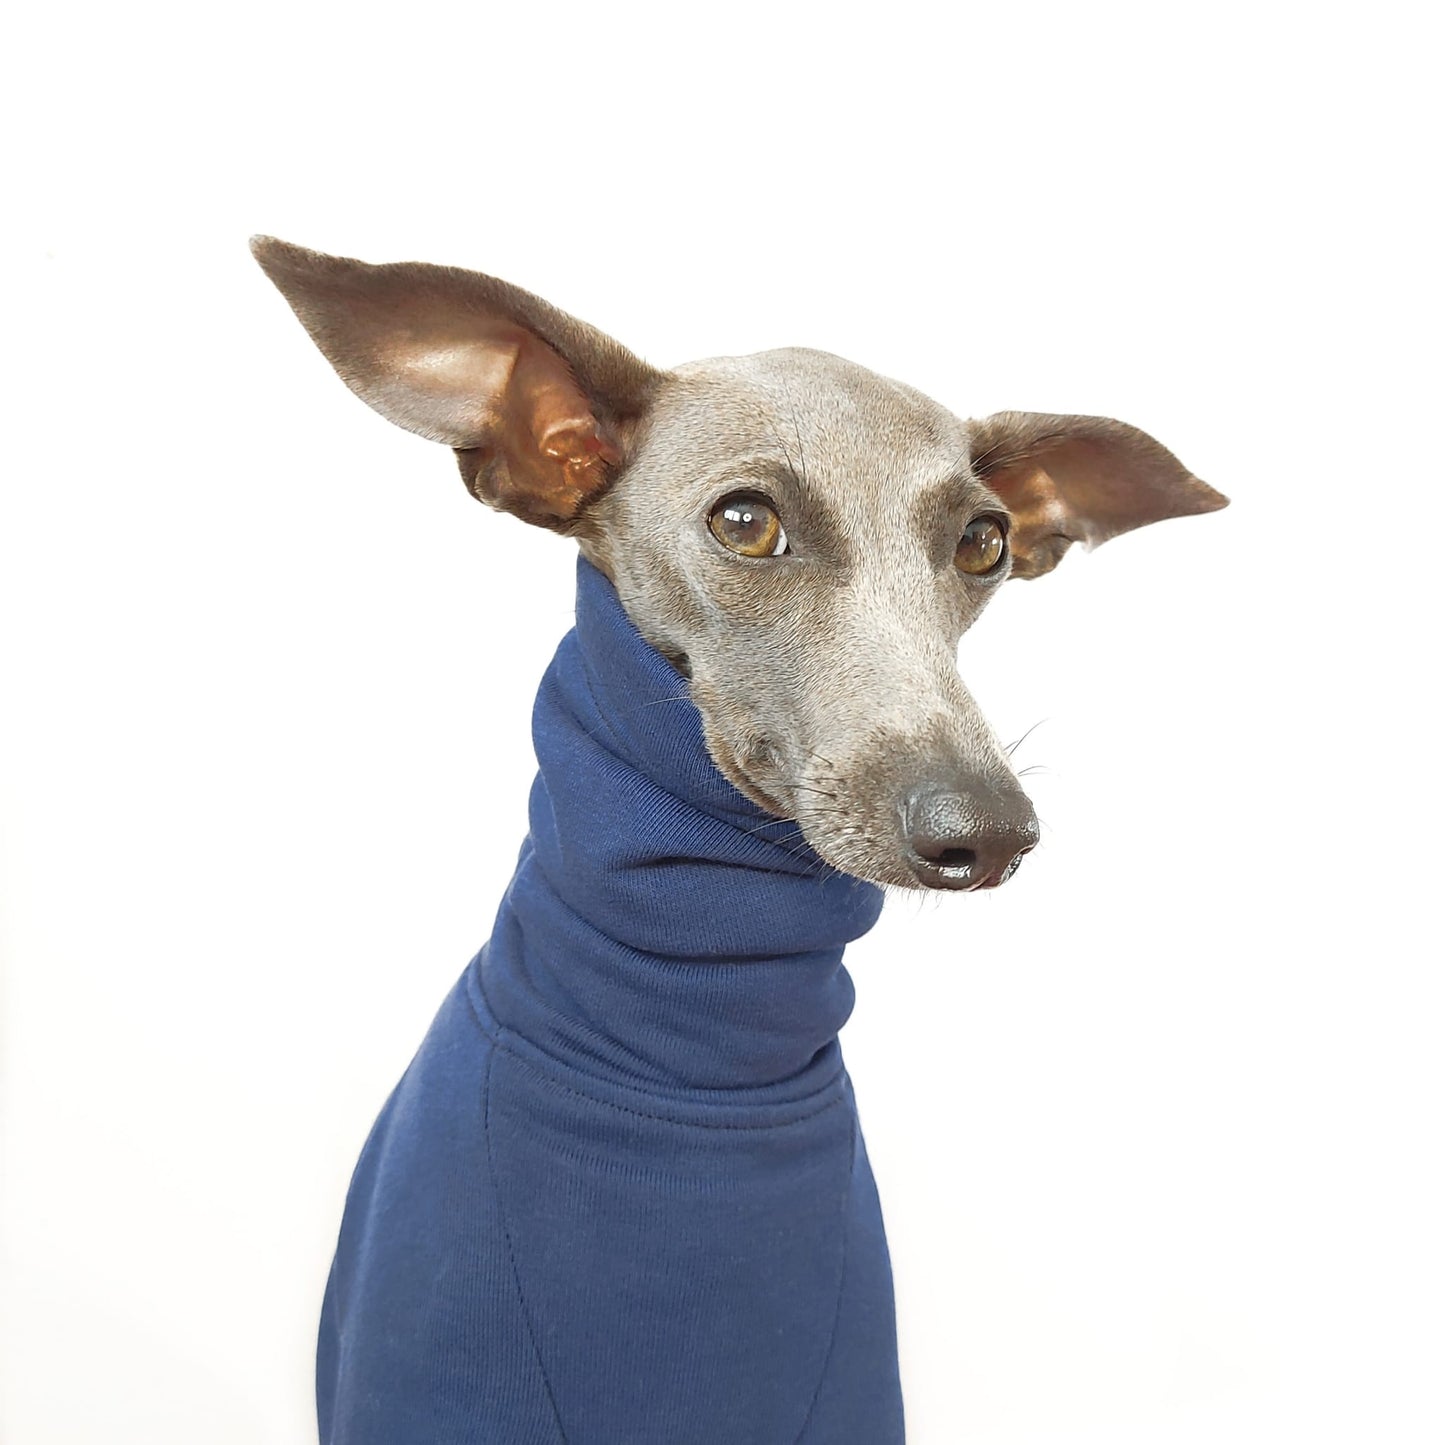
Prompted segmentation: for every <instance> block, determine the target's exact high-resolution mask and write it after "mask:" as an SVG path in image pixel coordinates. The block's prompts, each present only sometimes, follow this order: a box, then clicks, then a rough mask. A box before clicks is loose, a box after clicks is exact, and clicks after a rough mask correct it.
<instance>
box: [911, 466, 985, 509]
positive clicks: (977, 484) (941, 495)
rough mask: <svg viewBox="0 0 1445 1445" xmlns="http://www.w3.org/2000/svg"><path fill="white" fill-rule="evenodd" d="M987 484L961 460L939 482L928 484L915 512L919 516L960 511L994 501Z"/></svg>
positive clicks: (919, 494) (918, 500)
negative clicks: (971, 503)
mask: <svg viewBox="0 0 1445 1445" xmlns="http://www.w3.org/2000/svg"><path fill="white" fill-rule="evenodd" d="M992 496H993V494H992V493H991V492H990V491H989V489H988V487H987V485H986V484H985V483H983V482H981V481H980V480H979V479H978V478H977V477H976V476H974V474H973V471H972V469H971V468H970V466H969V464H968V463H967V462H966V461H962V460H960V461H959V462H958V463H957V464H956V465H955V466H954V467H953V468H952V469H951V470H950V471H948V472H946V473H945V474H944V475H943V476H942V477H940V478H939V479H938V481H936V482H929V483H928V484H927V485H926V486H924V487H923V488H922V490H920V491H919V493H918V495H917V497H916V498H915V499H914V503H913V510H914V513H915V515H917V516H920V517H936V516H938V515H939V513H941V512H953V511H961V510H963V509H964V508H965V507H967V505H968V504H969V503H970V502H974V501H982V500H984V499H991V498H992Z"/></svg>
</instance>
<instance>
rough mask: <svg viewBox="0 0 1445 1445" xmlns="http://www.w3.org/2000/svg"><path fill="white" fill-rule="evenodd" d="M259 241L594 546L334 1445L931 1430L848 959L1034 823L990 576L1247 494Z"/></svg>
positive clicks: (841, 366) (331, 1336) (377, 1274)
mask: <svg viewBox="0 0 1445 1445" xmlns="http://www.w3.org/2000/svg"><path fill="white" fill-rule="evenodd" d="M252 247H253V252H254V254H255V256H256V258H257V260H258V261H259V262H260V264H261V266H262V268H263V269H264V271H265V272H266V274H267V275H268V276H269V277H270V279H271V280H272V281H273V282H274V283H275V284H276V286H277V287H278V288H279V289H280V291H281V293H282V294H283V296H284V297H285V299H286V300H287V301H288V302H289V303H290V305H291V307H292V309H293V310H294V311H295V313H296V315H297V316H298V317H299V319H300V320H301V322H302V324H303V325H304V326H305V328H306V330H307V331H308V332H309V333H310V335H311V337H312V339H313V340H314V341H315V342H316V344H317V346H318V347H319V348H320V350H321V351H322V352H323V354H324V355H325V356H326V358H327V359H328V360H329V361H330V362H331V364H332V366H333V367H334V368H335V369H336V371H337V372H338V374H339V375H340V377H341V379H342V380H343V381H344V382H345V383H346V384H347V385H348V386H349V387H350V388H351V389H352V391H354V392H355V393H356V394H357V395H358V396H360V397H361V399H362V400H363V401H365V402H367V403H368V404H369V405H370V406H372V407H373V408H374V409H375V410H377V411H378V412H380V413H381V414H382V415H383V416H385V417H386V418H388V419H389V420H391V421H392V422H395V423H397V424H398V425H400V426H402V427H405V428H407V429H408V430H410V431H413V432H416V433H418V434H420V435H422V436H424V437H427V438H429V439H431V440H433V441H436V442H440V443H442V444H444V445H446V446H449V447H451V448H452V449H453V451H454V452H455V455H456V458H457V461H458V464H459V466H460V469H461V474H462V478H463V480H464V482H465V484H466V486H467V488H468V489H469V490H470V491H471V493H472V494H473V495H474V496H475V497H476V498H477V499H478V500H480V501H482V502H485V503H486V504H488V505H489V506H491V507H494V508H496V509H498V510H501V511H506V512H511V513H513V514H514V515H515V516H517V517H520V518H521V519H522V520H523V521H526V522H530V523H532V524H534V525H537V526H541V527H545V528H548V529H551V530H553V531H555V532H558V533H561V534H562V535H564V536H568V537H572V538H574V539H575V540H576V542H577V545H578V548H579V552H580V556H579V562H578V596H577V626H576V628H575V629H574V631H573V632H571V633H569V634H568V636H567V637H566V638H565V639H564V640H563V642H562V644H561V646H560V648H559V650H558V652H557V655H556V657H555V658H554V660H553V662H552V664H551V666H550V668H549V669H548V671H547V674H546V676H545V678H544V680H543V683H542V687H541V690H540V691H539V694H538V699H537V705H536V712H535V715H534V738H535V741H536V746H537V754H538V760H539V765H540V772H539V775H538V779H537V782H536V784H535V785H534V788H533V792H532V798H531V805H530V829H529V832H528V835H527V841H526V843H525V844H524V846H523V849H522V855H521V859H520V861H519V863H518V868H517V872H516V874H515V875H514V877H513V880H512V882H511V885H510V886H509V888H508V890H507V893H506V895H505V897H504V899H503V901H502V904H501V907H500V910H499V913H498V917H497V921H496V925H495V927H494V929H493V931H492V935H491V938H490V940H489V941H488V943H487V944H486V946H485V947H484V948H483V949H482V951H481V952H480V953H479V954H478V956H477V957H476V958H475V959H473V960H472V962H471V963H470V964H469V965H468V967H467V969H466V971H465V972H464V973H463V975H462V978H461V979H460V980H459V981H458V983H457V985H456V987H455V989H454V990H453V991H452V993H451V995H450V996H449V997H448V999H447V1000H446V1001H445V1002H444V1003H443V1005H442V1008H441V1011H440V1013H439V1014H438V1016H437V1019H436V1022H435V1023H434V1024H433V1026H432V1028H431V1031H430V1033H429V1034H428V1036H427V1038H426V1040H425V1041H424V1042H423V1044H422V1046H421V1049H420V1051H419V1052H418V1054H417V1056H416V1058H415V1059H414V1060H413V1062H412V1064H411V1066H410V1067H409V1069H408V1070H407V1073H406V1075H405V1076H404V1077H403V1079H402V1081H401V1082H400V1084H399V1085H398V1086H397V1089H396V1091H395V1092H394V1093H393V1095H392V1096H391V1098H390V1099H389V1100H388V1102H387V1104H386V1106H385V1108H384V1110H383V1111H382V1114H381V1116H380V1118H379V1119H378V1121H377V1124H376V1126H375V1128H374V1130H373V1132H372V1134H371V1136H370V1138H369V1139H368V1141H367V1144H366V1147H365V1149H364V1150H363V1153H362V1156H361V1160H360V1162H359V1163H358V1165H357V1169H356V1173H355V1176H354V1178H353V1180H352V1183H351V1188H350V1191H349V1194H348V1198H347V1204H346V1210H345V1214H344V1217H343V1222H342V1227H341V1232H340V1238H339V1241H338V1246H337V1252H336V1257H335V1261H334V1263H333V1267H332V1271H331V1276H330V1279H329V1281H328V1285H327V1292H326V1298H325V1301H324V1304H323V1309H322V1322H321V1334H320V1343H319V1346H318V1352H317V1399H318V1415H319V1422H320V1430H321V1436H322V1439H323V1441H325V1442H326V1445H362V1442H366V1445H372V1442H374V1445H422V1442H427V1445H431V1442H442V1441H448V1442H449V1441H456V1442H461V1441H467V1442H473V1445H475V1442H483V1441H484V1442H493V1441H495V1442H499V1445H503V1442H504V1445H534V1442H536V1445H540V1442H547V1445H557V1442H567V1445H654V1442H656V1445H664V1442H665V1445H712V1442H719V1445H721V1442H727V1445H784V1442H788V1445H794V1442H796V1445H893V1442H899V1441H902V1440H903V1438H904V1425H903V1407H902V1400H901V1393H900V1390H899V1383H898V1367H897V1348H896V1342H895V1324H894V1311H893V1298H892V1283H891V1276H890V1270H889V1263H888V1252H887V1242H886V1237H885V1234H884V1231H883V1223H882V1216H881V1212H880V1209H879V1205H878V1199H877V1193H876V1190H875V1188H874V1185H873V1180H872V1176H871V1172H870V1171H869V1168H868V1162H867V1156H866V1152H865V1151H864V1148H863V1142H862V1138H861V1135H860V1133H859V1129H858V1122H857V1113H856V1109H855V1107H854V1103H853V1096H852V1090H851V1085H850V1084H849V1081H848V1078H847V1074H846V1072H845V1070H844V1068H843V1063H842V1058H841V1054H840V1052H839V1048H838V1039H837V1035H838V1030H839V1028H840V1027H841V1026H842V1024H843V1022H844V1021H845V1020H846V1018H847V1017H848V1014H849V1011H850V1010H851V1008H852V1003H853V991H852V985H851V983H850V982H849V980H848V975H847V973H846V971H845V969H844V968H843V965H842V958H843V949H844V947H845V945H846V944H847V943H848V942H849V941H851V940H852V939H854V938H856V937H858V936H859V935H860V934H861V933H863V932H864V931H866V929H867V928H868V927H869V926H871V924H872V923H873V922H874V921H875V919H876V918H877V916H878V912H879V909H880V907H881V903H882V898H883V893H882V890H883V889H884V888H886V887H890V886H891V887H900V888H924V889H945V890H957V891H971V890H982V889H991V888H996V887H998V886H1000V885H1001V884H1003V883H1004V882H1006V881H1007V880H1008V878H1009V877H1010V876H1011V875H1012V874H1013V872H1014V871H1015V870H1016V869H1017V868H1018V866H1019V864H1020V862H1021V860H1022V859H1023V858H1024V856H1025V855H1026V854H1027V853H1028V852H1029V851H1030V850H1031V849H1032V848H1033V847H1034V846H1035V845H1036V843H1037V841H1038V836H1039V831H1038V821H1037V819H1036V817H1035V815H1034V811H1033V808H1032V806H1031V804H1030V803H1029V800H1028V799H1027V797H1026V796H1025V795H1024V793H1023V791H1022V790H1021V788H1020V786H1019V784H1018V782H1017V780H1016V778H1015V776H1014V774H1013V771H1012V769H1011V767H1010V765H1009V759H1008V755H1007V752H1006V750H1005V749H1004V748H1003V747H1002V746H1001V744H1000V742H999V740H998V739H997V737H996V736H995V735H994V733H993V732H992V730H991V729H990V728H989V726H988V724H987V723H986V722H985V720H984V718H983V717H982V715H981V714H980V712H979V710H978V708H977V706H976V705H975V704H974V702H973V700H972V699H971V698H970V696H969V694H968V692H967V691H966V689H965V687H964V685H963V682H962V680H961V678H960V676H959V674H958V670H957V666H956V654H957V645H958V641H959V638H960V636H961V635H962V633H963V632H964V630H965V629H966V628H967V627H969V626H970V625H971V624H972V623H973V621H974V620H975V619H976V618H977V617H978V615H979V613H980V612H982V610H983V608H984V607H985V605H986V604H987V603H988V601H989V599H990V598H991V597H993V595H994V594H995V593H996V592H997V590H998V589H999V587H1000V586H1001V585H1002V584H1003V583H1004V582H1005V581H1006V580H1007V579H1009V578H1010V577H1025V578H1033V577H1039V576H1042V575H1043V574H1045V573H1047V572H1049V571H1050V570H1051V569H1052V568H1053V567H1054V566H1055V565H1056V564H1057V563H1058V561H1059V559H1060V558H1061V557H1062V556H1063V554H1064V552H1065V551H1066V550H1067V549H1068V548H1069V547H1070V546H1071V545H1072V544H1074V543H1075V542H1078V543H1080V544H1082V545H1084V546H1085V547H1092V546H1095V545H1097V544H1099V543H1101V542H1104V541H1106V540H1108V539H1109V538H1111V537H1114V536H1117V535H1119V534H1120V533H1123V532H1127V531H1130V530H1132V529H1134V528H1137V527H1141V526H1144V525H1146V524H1147V523H1151V522H1157V521H1160V520H1163V519H1165V518H1169V517H1181V516H1188V515H1193V514H1199V513H1204V512H1210V511H1214V510H1216V509H1217V508H1219V507H1222V506H1224V505H1226V499H1225V498H1224V497H1223V496H1221V495H1220V494H1219V493H1218V492H1216V491H1215V490H1213V489H1212V488H1211V487H1209V486H1207V485H1206V484H1205V483H1204V482H1202V481H1200V480H1199V479H1198V478H1196V477H1194V476H1192V475H1191V474H1190V473H1189V472H1188V471H1187V470H1186V469H1185V468H1184V466H1183V465H1182V464H1181V463H1180V462H1179V461H1178V460H1177V459H1176V458H1175V457H1174V456H1173V455H1172V454H1171V453H1170V452H1169V451H1167V450H1166V449H1165V448H1164V447H1163V446H1162V445H1160V443H1158V442H1157V441H1155V440H1154V439H1153V438H1151V437H1149V436H1147V435H1146V434H1145V433H1143V432H1141V431H1139V430H1138V429H1137V428H1135V427H1132V426H1129V425H1126V424H1124V423H1122V422H1118V421H1114V420H1110V419H1106V418H1099V417H1085V416H1057V415H1045V414H1039V413H1029V412H1001V413H998V414H995V415H993V416H989V417H987V418H985V419H983V420H974V421H965V420H961V419H960V418H958V417H956V416H954V415H953V414H952V413H951V412H949V411H947V410H946V409H945V408H943V407H942V406H940V405H939V404H937V403H936V402H934V401H932V400H930V399H929V398H928V397H926V396H924V395H923V394H922V393H920V392H918V391H916V390H914V389H912V388H911V387H908V386H905V385H902V384H900V383H898V382H895V381H891V380H888V379H886V378H884V377H881V376H878V375H875V374H874V373H872V372H870V371H868V370H866V369H864V368H863V367H861V366H857V365H854V364H853V363H851V362H847V361H844V360H842V359H840V358H838V357H835V356H831V355H828V354H826V353H823V352H818V351H810V350H803V349H786V350H779V351H771V352H766V353H763V354H760V355H754V356H745V357H727V358H720V359H714V360H709V361H701V362H696V363H692V364H690V365H685V366H680V367H677V368H675V369H673V370H670V371H663V370H660V369H657V368H655V367H653V366H651V365H649V364H648V363H646V362H645V361H643V360H642V359H640V358H639V357H637V356H636V355H634V354H633V353H632V352H630V351H628V350H627V349H625V348H624V347H623V346H621V345H619V344H618V343H617V342H615V341H613V340H612V339H611V338H609V337H607V336H605V335H603V334H602V333H601V332H599V331H597V330H595V329H593V328H592V327H590V326H588V325H586V324H585V323H583V322H580V321H578V320H576V319H574V318H572V317H570V316H568V315H566V314H564V313H563V312H561V311H559V310H557V309H556V308H554V307H552V306H551V305H549V304H548V303H546V302H545V301H542V300H541V299H539V298H538V297H536V296H533V295H530V294H529V293H527V292H525V291H522V290H519V289H517V288H516V287H513V286H510V285H507V284H506V283H504V282H502V281H498V280H496V279H494V278H491V277H488V276H483V275H479V274H476V273H473V272H468V271H463V270H457V269H453V268H448V267H441V266H431V265H423V264H419V263H406V264H397V265H382V266H372V265H367V264H364V263H362V262H359V261H354V260H348V259H344V258H339V257H333V256H327V255H322V254H320V253H317V252H314V251H309V250H306V249H303V248H301V247H298V246H293V245H290V244H287V243H285V242H281V241H278V240H275V239H272V238H268V237H259V238H256V239H255V240H254V241H253V242H252Z"/></svg>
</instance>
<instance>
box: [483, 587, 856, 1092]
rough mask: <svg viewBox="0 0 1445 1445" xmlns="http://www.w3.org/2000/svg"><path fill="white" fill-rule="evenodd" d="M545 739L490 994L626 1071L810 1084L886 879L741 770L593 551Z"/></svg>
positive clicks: (534, 1026) (838, 1022) (537, 1043)
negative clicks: (831, 846)
mask: <svg viewBox="0 0 1445 1445" xmlns="http://www.w3.org/2000/svg"><path fill="white" fill-rule="evenodd" d="M533 738H534V741H535V744H536V749H537V759H538V762H539V763H540V765H541V770H540V772H539V773H538V776H537V780H536V782H535V784H534V785H533V789H532V798H531V808H530V819H531V832H530V834H529V836H528V838H527V841H526V843H525V844H524V846H523V849H522V856H521V860H520V862H519V863H518V866H517V872H516V875H515V876H514V878H513V880H512V883H511V886H510V888H509V889H508V890H507V894H506V897H505V898H504V900H503V902H502V906H501V910H500V912H499V914H498V917H497V924H496V928H495V929H494V931H493V934H492V939H491V942H490V943H489V944H488V946H487V948H486V950H485V951H484V953H483V955H482V956H481V958H480V959H479V961H478V963H479V969H480V973H479V976H478V983H479V985H480V992H481V995H482V1000H483V1006H484V1007H485V1009H486V1011H487V1012H488V1013H490V1014H491V1015H492V1016H493V1017H494V1018H495V1020H496V1022H497V1023H498V1024H499V1025H500V1026H501V1027H502V1028H503V1029H505V1030H506V1031H507V1033H508V1034H509V1035H511V1036H512V1038H513V1039H514V1040H516V1041H519V1042H520V1043H521V1044H522V1045H523V1047H525V1048H528V1049H535V1050H537V1051H539V1052H540V1053H542V1054H545V1055H547V1056H549V1057H550V1058H551V1059H552V1060H554V1061H556V1062H559V1063H563V1064H566V1065H570V1066H572V1067H575V1068H578V1069H581V1070H582V1071H584V1072H586V1073H588V1074H591V1075H593V1076H597V1077H601V1078H604V1079H607V1080H610V1081H611V1082H613V1083H618V1084H628V1085H633V1086H636V1087H645V1088H649V1089H653V1090H658V1089H661V1090H664V1091H667V1092H674V1091H690V1090H695V1089H736V1090H746V1091H752V1090H764V1091H766V1093H767V1094H768V1095H769V1096H781V1097H797V1096H800V1095H802V1094H804V1093H808V1092H811V1091H812V1090H813V1089H814V1088H817V1087H820V1086H821V1085H822V1084H823V1083H825V1082H826V1081H827V1080H828V1079H829V1078H831V1077H832V1076H834V1075H836V1074H838V1073H839V1071H840V1070H841V1060H840V1058H839V1053H838V1046H837V1034H838V1030H839V1029H840V1028H841V1027H842V1026H843V1024H844V1022H845V1021H846V1020H847V1018H848V1015H849V1013H850V1012H851V1011H852V1007H853V985H852V981H851V980H850V979H849V977H848V974H847V972H846V971H845V970H844V968H843V965H842V959H843V948H844V945H845V944H847V943H848V942H850V941H851V940H853V939H855V938H857V937H859V936H860V935H861V934H863V933H865V932H866V931H867V930H868V929H869V928H870V927H871V926H872V925H873V923H874V922H875V921H876V919H877V917H878V913H879V910H880V909H881V907H882V894H881V892H880V891H879V890H878V889H877V888H875V887H873V886H872V885H871V884H867V883H862V882H859V881H858V880H856V879H853V878H848V877H844V876H842V875H839V874H836V873H834V872H832V870H830V869H828V868H827V867H826V865H824V864H823V863H822V861H821V860H820V859H819V858H818V857H817V855H816V854H815V853H813V852H812V851H811V850H810V849H808V848H807V847H806V846H802V845H801V844H800V840H799V837H798V830H797V825H796V824H794V823H791V822H786V821H782V820H779V819H775V818H771V817H770V816H769V815H768V814H766V813H764V812H763V811H762V810H761V809H760V808H758V807H757V806H756V805H755V804H753V803H752V802H751V801H749V800H748V799H747V798H746V797H744V796H743V795H742V794H741V793H740V792H738V790H737V789H736V788H734V787H733V785H732V784H731V783H729V782H728V781H727V779H726V778H724V777H723V775H722V774H721V773H720V772H719V771H718V770H717V768H716V766H715V765H714V764H713V762H712V759H711V758H710V757H709V756H708V753H707V749H706V746H705V745H704V743H703V737H702V723H701V718H700V717H699V715H698V712H697V709H696V708H695V707H694V706H693V704H692V702H691V700H690V699H689V697H688V690H687V680H686V679H685V678H684V677H683V676H682V674H681V673H679V672H678V671H677V669H676V668H674V667H673V666H672V665H671V664H670V663H669V662H668V661H667V660H666V659H665V658H664V657H663V656H662V655H661V654H660V653H658V652H657V651H655V650H654V649H653V648H652V647H650V646H649V645H648V644H647V643H646V642H645V641H644V640H643V639H642V637H641V635H640V634H639V633H638V631H637V629H636V628H635V627H634V626H633V624H632V621H631V619H630V618H628V616H627V614H626V613H625V612H624V611H623V609H622V605H621V603H620V602H619V601H618V598H617V593H616V592H615V590H614V589H613V587H612V584H611V583H610V582H609V581H608V580H607V579H606V578H605V577H604V576H603V575H602V573H600V572H599V571H598V570H597V569H596V568H594V567H593V566H591V565H590V564H589V563H588V562H586V561H579V565H578V576H577V626H576V629H575V630H574V631H572V632H570V633H568V635H567V636H566V637H565V638H564V639H563V641H562V644H561V646H560V647H559V648H558V650H557V655H556V657H555V658H554V659H553V661H552V665H551V667H550V668H549V669H548V671H547V674H546V676H545V678H544V679H543V682H542V687H541V690H540V692H539V693H538V696H537V705H536V710H535V713H534V715H533Z"/></svg>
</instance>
